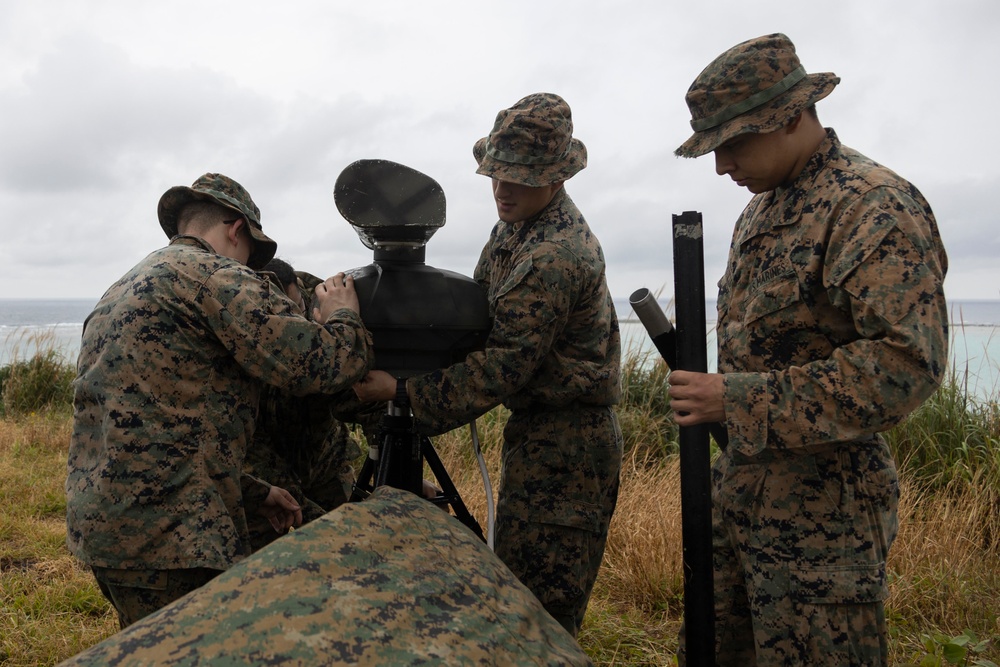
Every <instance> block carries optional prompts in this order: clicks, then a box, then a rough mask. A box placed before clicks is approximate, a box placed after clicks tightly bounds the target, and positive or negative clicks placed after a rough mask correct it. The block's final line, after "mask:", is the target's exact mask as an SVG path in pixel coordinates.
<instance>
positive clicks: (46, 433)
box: [0, 359, 1000, 667]
mask: <svg viewBox="0 0 1000 667" xmlns="http://www.w3.org/2000/svg"><path fill="white" fill-rule="evenodd" d="M641 361H642V360H636V359H631V360H628V361H627V362H626V369H625V370H626V373H625V387H626V393H627V400H626V402H625V404H624V405H623V406H622V408H621V410H620V414H621V421H622V425H623V430H624V431H625V433H626V440H627V457H626V465H625V470H624V472H623V477H622V491H621V500H620V503H619V506H618V510H617V513H616V515H615V519H614V521H613V523H612V527H611V534H610V537H609V541H608V548H607V553H606V556H605V562H604V565H603V567H602V570H601V573H600V576H599V578H598V582H597V586H596V589H595V592H594V597H593V599H592V602H591V605H590V608H589V609H588V612H587V619H586V622H585V625H584V628H583V631H582V633H581V635H580V643H581V644H582V645H583V647H584V648H585V649H586V650H587V652H588V653H589V654H590V655H591V656H592V657H593V659H594V661H595V663H597V664H599V665H669V664H673V652H674V650H675V649H676V644H677V641H676V637H677V630H678V628H679V625H680V618H681V612H682V610H683V595H682V594H683V577H682V572H681V567H680V562H681V538H680V534H681V532H680V511H679V506H680V492H679V474H678V466H677V459H676V456H675V447H676V445H675V442H676V432H675V430H674V428H673V426H672V425H671V424H670V422H669V420H668V419H667V418H666V417H665V414H666V410H665V405H664V403H663V397H662V396H663V395H662V384H663V374H662V372H660V371H659V370H658V369H655V368H654V369H653V370H652V371H647V370H644V369H645V368H646V366H645V365H644V364H642V363H641ZM4 370H5V372H6V375H5V374H4V373H3V372H0V382H6V381H7V379H9V376H10V369H4ZM38 372H45V373H50V374H51V373H52V369H51V368H48V369H43V371H38ZM56 375H57V376H58V374H56ZM18 382H20V384H17V383H15V384H14V385H6V384H5V386H7V387H8V388H10V387H17V386H21V387H26V386H30V383H29V382H27V381H26V379H25V378H20V379H19V380H18ZM11 391H12V392H13V390H11ZM22 398H23V397H22ZM3 399H4V401H3V406H5V407H3V408H2V409H0V665H3V666H4V667H21V666H29V665H30V666H32V667H35V666H37V665H52V664H55V663H57V662H59V661H60V660H62V659H64V658H66V657H69V656H71V655H73V654H75V653H77V652H79V651H81V650H83V649H84V648H86V647H87V646H90V645H92V644H94V643H96V642H98V641H100V640H101V639H103V638H104V637H107V636H109V635H110V634H112V633H113V632H114V631H115V630H116V629H117V621H116V618H115V616H114V614H113V612H112V610H111V609H110V607H109V606H108V605H107V603H106V602H105V601H104V599H103V598H102V597H101V595H100V593H99V591H98V590H97V588H96V586H95V584H94V582H93V578H92V577H91V575H90V574H89V572H88V571H86V570H85V569H83V568H82V567H81V566H80V564H79V563H78V562H76V561H75V560H74V559H73V558H72V557H70V556H69V555H68V553H67V552H66V548H65V545H64V539H65V524H64V516H65V499H64V495H63V481H64V479H65V462H66V450H67V444H68V442H69V435H70V424H71V417H70V413H69V410H68V408H67V406H66V405H65V403H64V399H63V398H56V399H53V401H54V403H55V407H45V406H38V405H32V404H31V403H30V401H29V402H27V403H15V402H14V397H12V396H11V395H8V392H5V395H4V396H3ZM19 400H20V399H19ZM28 405H32V407H24V406H28ZM19 406H20V407H19ZM503 417H504V415H503V411H502V409H498V410H496V411H494V412H493V413H490V414H489V415H487V416H486V417H485V418H484V419H481V420H480V421H479V424H478V426H479V436H480V439H481V441H482V444H483V449H484V452H485V455H486V458H487V461H488V465H489V468H490V471H491V472H490V474H491V478H492V479H493V480H494V481H495V480H497V479H498V469H499V457H498V453H499V449H500V446H499V442H500V431H501V428H502V423H503V421H504V419H503ZM469 440H470V436H469V434H468V431H467V430H460V431H453V432H452V433H449V434H447V435H446V436H443V437H442V438H439V439H437V440H436V441H435V445H436V448H437V449H438V451H439V453H441V455H442V459H443V460H444V462H445V466H446V468H447V469H448V470H449V471H450V473H451V475H452V477H453V478H454V481H455V482H456V484H457V485H458V487H459V489H460V491H461V492H462V496H463V498H464V499H465V500H466V502H467V504H468V505H469V507H470V509H471V510H472V512H473V513H474V514H475V515H476V516H477V518H479V519H480V521H481V522H482V523H483V525H485V519H486V508H485V502H484V501H483V500H482V499H483V497H484V494H483V489H482V483H481V480H480V478H479V476H478V471H477V470H476V468H475V465H474V462H473V459H472V457H471V455H470V454H469V451H470V447H469ZM890 441H891V443H892V445H893V447H894V450H895V452H896V455H897V458H898V460H900V461H901V462H902V464H901V467H902V474H901V479H902V499H901V506H900V516H901V529H900V534H899V537H898V539H897V540H896V543H895V544H894V546H893V549H892V552H891V553H890V563H889V568H890V572H891V580H890V598H889V601H888V603H887V612H888V615H889V619H890V626H891V658H892V662H893V664H897V665H904V664H928V665H933V664H960V663H955V662H953V663H949V662H947V661H945V662H940V661H941V660H945V658H944V656H945V655H946V654H947V655H952V656H957V655H958V653H960V652H961V650H964V651H965V652H966V653H967V654H968V657H969V662H968V663H961V664H977V663H975V662H974V660H992V661H994V662H1000V650H998V648H997V645H998V643H1000V603H998V600H1000V510H998V507H1000V410H998V407H997V404H996V402H989V401H987V402H985V403H983V404H977V403H974V402H970V400H969V399H968V398H967V397H966V396H965V394H964V393H963V392H962V391H961V389H960V385H959V384H958V383H951V384H950V385H949V386H947V387H945V388H944V389H943V390H942V391H941V392H939V393H938V394H937V395H936V396H935V398H934V399H932V400H931V401H930V402H929V403H928V404H927V405H925V406H924V408H922V409H921V411H919V412H918V413H916V414H915V415H914V416H913V417H911V419H910V420H908V421H907V422H906V423H904V424H903V425H901V426H900V427H898V428H897V429H894V430H893V431H892V432H891V433H890ZM967 630H971V634H972V635H974V636H975V639H976V640H979V641H984V640H985V641H986V642H987V643H986V644H985V645H983V646H982V647H980V648H979V651H978V652H975V651H972V650H970V647H975V645H976V642H975V641H969V642H966V641H965V640H963V639H962V636H963V633H965V632H966V631H967ZM955 638H957V639H955ZM935 659H937V660H938V662H934V660H935ZM956 660H957V658H956ZM921 661H925V662H923V663H922V662H921Z"/></svg>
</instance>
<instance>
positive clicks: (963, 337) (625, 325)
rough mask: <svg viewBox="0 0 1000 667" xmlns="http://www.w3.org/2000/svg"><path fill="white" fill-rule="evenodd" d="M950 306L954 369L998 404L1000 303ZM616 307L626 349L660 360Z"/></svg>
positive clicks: (712, 365) (711, 337) (710, 309)
mask: <svg viewBox="0 0 1000 667" xmlns="http://www.w3.org/2000/svg"><path fill="white" fill-rule="evenodd" d="M660 306H661V307H662V308H663V310H664V312H666V313H667V314H668V316H669V317H670V320H671V321H673V322H674V323H675V324H676V321H675V320H674V317H673V311H672V310H671V306H670V305H669V304H668V303H667V302H665V301H663V302H661V303H660ZM948 306H949V319H950V321H951V330H950V331H949V346H950V348H951V349H950V351H949V354H950V360H951V364H952V367H953V368H954V369H955V371H956V373H957V374H958V377H959V378H960V379H962V381H963V383H964V384H965V386H966V387H967V388H968V391H969V392H970V393H971V394H973V395H975V396H977V397H979V398H983V399H991V400H997V399H998V398H1000V301H972V300H969V301H951V302H949V304H948ZM615 307H616V309H617V311H618V319H619V320H620V321H621V329H622V347H623V349H624V350H626V351H633V352H636V353H639V354H649V355H650V358H657V357H658V353H657V351H656V348H655V347H654V346H653V344H652V342H651V341H650V340H649V336H648V335H647V334H646V330H645V328H644V327H643V326H642V323H641V322H639V320H638V318H637V317H636V314H635V312H634V311H633V310H632V307H631V306H630V305H629V304H628V301H627V300H616V301H615ZM715 315H716V310H715V301H714V300H711V301H708V302H707V303H706V305H705V316H706V319H707V323H706V328H707V332H708V340H707V345H708V370H709V371H714V370H715V369H716V364H717V361H718V360H717V358H716V353H715V345H716V340H715V328H714V327H715Z"/></svg>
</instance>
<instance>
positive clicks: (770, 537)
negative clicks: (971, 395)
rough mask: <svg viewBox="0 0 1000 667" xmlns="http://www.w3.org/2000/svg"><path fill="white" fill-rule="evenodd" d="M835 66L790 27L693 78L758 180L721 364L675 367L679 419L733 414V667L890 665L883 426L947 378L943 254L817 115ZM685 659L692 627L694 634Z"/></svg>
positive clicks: (742, 233) (683, 150) (727, 631)
mask: <svg viewBox="0 0 1000 667" xmlns="http://www.w3.org/2000/svg"><path fill="white" fill-rule="evenodd" d="M838 82H839V78H837V77H836V76H834V75H833V74H829V73H824V74H806V72H805V70H804V69H803V68H802V66H801V64H800V62H799V59H798V56H797V55H796V53H795V47H794V46H793V45H792V43H791V42H790V41H789V40H788V38H787V37H786V36H784V35H781V34H775V35H768V36H765V37H760V38H757V39H753V40H750V41H747V42H744V43H742V44H739V45H737V46H735V47H733V48H732V49H730V50H729V51H727V52H725V53H723V54H722V55H720V56H719V57H718V58H717V59H716V60H715V61H714V62H712V64H710V65H709V66H708V67H707V68H705V70H704V71H702V73H701V74H700V75H699V76H698V78H697V79H696V80H695V81H694V83H693V84H692V85H691V87H690V89H689V90H688V93H687V102H688V106H689V108H690V110H691V114H692V118H693V120H692V121H691V125H692V127H693V128H694V130H695V133H694V135H693V136H692V137H691V138H690V139H688V141H687V142H685V143H684V144H683V145H682V146H681V147H680V148H678V149H677V151H676V152H677V154H678V155H680V156H684V157H697V156H699V155H704V154H705V153H708V152H711V151H714V153H715V159H716V171H717V172H718V173H719V174H720V175H728V176H730V177H731V178H732V179H733V180H734V181H736V182H737V183H738V184H740V185H744V186H746V187H747V188H748V189H749V190H750V191H751V192H753V193H754V194H755V196H754V198H753V199H752V200H751V201H750V203H749V204H748V205H747V207H746V209H745V210H744V211H743V214H742V215H741V216H740V218H739V220H738V221H737V223H736V229H735V231H734V234H733V241H732V245H731V248H730V254H729V263H728V267H727V270H726V273H725V275H724V276H723V278H722V280H721V281H720V283H719V299H718V345H719V371H720V373H721V375H719V374H694V373H683V372H680V371H677V372H675V373H673V374H672V375H671V378H670V381H671V389H670V395H671V405H672V408H673V409H674V410H675V411H676V412H678V413H683V412H687V413H689V414H688V416H686V417H685V416H682V415H680V414H678V415H676V420H677V422H678V423H679V424H681V425H690V424H695V423H701V422H707V421H713V420H718V419H720V418H721V417H722V416H723V414H721V412H723V411H724V420H725V423H726V426H727V427H728V431H729V446H728V448H727V449H726V450H725V451H723V452H722V453H721V455H720V456H719V458H718V459H717V461H716V463H715V465H714V468H713V484H714V489H713V502H714V508H713V510H714V513H713V523H714V545H713V546H714V554H713V558H714V569H715V612H716V647H717V656H716V661H717V664H719V665H751V664H758V665H879V664H886V661H887V645H886V623H885V613H884V608H883V602H884V600H885V598H886V596H887V593H888V591H887V586H886V556H887V553H888V550H889V547H890V545H891V544H892V541H893V539H894V538H895V536H896V532H897V527H898V521H897V501H898V494H899V490H898V484H897V478H896V467H895V464H894V462H893V459H892V455H891V453H890V451H889V449H888V447H887V446H886V443H885V441H884V440H883V439H882V437H881V436H879V435H878V433H879V432H880V431H885V430H886V429H889V428H890V427H892V426H894V425H896V424H898V423H899V422H900V421H901V420H903V419H904V418H905V417H906V416H907V415H908V414H909V413H910V412H911V411H913V410H914V409H915V408H917V407H918V406H919V405H920V404H921V403H922V402H923V401H924V400H925V399H927V398H928V397H929V396H930V395H931V394H932V393H933V392H934V391H935V389H936V388H937V387H938V386H939V384H940V382H941V379H942V376H943V374H944V372H945V369H946V365H947V312H946V305H945V299H944V293H943V289H942V283H943V281H944V277H945V272H946V270H947V258H946V255H945V251H944V249H943V247H942V245H941V239H940V236H939V233H938V229H937V224H936V222H935V220H934V215H933V213H932V212H931V209H930V206H929V205H928V204H927V201H926V200H925V199H924V197H923V196H922V195H921V194H920V192H918V191H917V189H916V188H915V187H913V185H911V184H910V183H909V182H907V181H906V180H904V179H902V178H900V177H899V176H898V175H896V174H895V173H894V172H892V171H890V170H889V169H887V168H885V167H883V166H881V165H879V164H877V163H875V162H873V161H872V160H870V159H869V158H867V157H865V156H864V155H861V154H860V153H858V152H857V151H855V150H852V149H850V148H847V147H846V146H843V145H842V144H841V143H840V141H839V139H838V138H837V135H836V134H835V133H834V131H833V130H832V129H824V128H823V126H822V125H821V124H820V123H819V120H818V116H817V115H816V112H815V107H814V106H813V105H814V104H815V102H816V101H817V100H820V99H822V98H824V97H826V95H828V94H829V93H830V92H831V91H832V90H833V88H834V86H836V85H837V83H838ZM681 657H682V661H683V658H684V656H683V636H682V656H681Z"/></svg>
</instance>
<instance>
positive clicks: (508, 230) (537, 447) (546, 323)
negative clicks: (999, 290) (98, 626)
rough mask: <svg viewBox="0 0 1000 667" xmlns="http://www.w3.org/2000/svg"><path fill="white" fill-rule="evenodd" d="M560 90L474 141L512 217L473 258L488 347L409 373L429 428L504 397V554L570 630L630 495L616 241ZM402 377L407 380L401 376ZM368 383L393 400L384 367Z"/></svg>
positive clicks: (499, 546)
mask: <svg viewBox="0 0 1000 667" xmlns="http://www.w3.org/2000/svg"><path fill="white" fill-rule="evenodd" d="M572 129H573V125H572V117H571V114H570V108H569V106H568V105H567V104H566V102H565V101H564V100H563V99H562V98H560V97H559V96H557V95H552V94H545V93H540V94H534V95H529V96H527V97H525V98H524V99H522V100H520V101H519V102H518V103H517V104H515V105H514V106H513V107H511V108H510V109H506V110H503V111H501V112H500V113H499V114H498V115H497V119H496V123H495V124H494V127H493V130H492V132H491V133H490V135H489V136H488V137H486V138H483V139H481V140H480V141H479V142H477V143H476V145H475V147H474V149H473V152H474V155H475V157H476V160H477V161H478V162H479V168H478V170H477V173H480V174H483V175H486V176H490V177H492V179H493V191H494V197H495V199H496V201H497V211H498V213H499V216H500V221H499V222H498V223H497V224H496V226H495V227H494V228H493V231H492V233H491V235H490V239H489V242H488V243H487V244H486V247H485V248H484V249H483V252H482V255H481V257H480V259H479V262H478V264H477V266H476V270H475V275H474V277H475V279H476V280H477V281H478V282H479V283H481V284H482V285H483V287H484V288H485V290H486V293H487V297H488V300H489V305H490V310H491V314H492V316H493V327H492V330H491V331H490V333H489V337H488V339H487V341H486V345H485V350H484V351H481V352H474V353H472V354H470V355H469V356H468V357H467V358H466V359H465V361H464V362H462V363H459V364H456V365H453V366H451V367H449V368H446V369H442V370H438V371H434V372H432V373H429V374H426V375H422V376H417V377H411V378H409V379H408V380H406V382H405V391H406V392H407V395H408V398H409V402H410V406H411V409H412V411H413V416H414V418H415V420H416V422H417V424H418V427H420V428H423V429H426V430H427V431H428V432H432V433H434V432H442V431H446V430H449V429H452V428H455V427H457V426H459V425H461V424H463V423H467V422H469V421H471V420H472V419H474V418H476V417H478V416H480V415H482V414H484V413H486V412H487V411H489V410H490V409H492V408H493V407H495V406H496V405H498V404H501V403H503V404H504V405H505V406H507V407H508V408H509V409H510V411H511V416H510V419H509V421H508V422H507V424H506V427H505V429H504V446H503V463H502V470H501V479H500V488H499V500H498V506H497V519H496V542H495V544H496V554H497V555H498V556H499V557H500V559H501V560H503V562H504V563H506V564H507V566H508V567H510V569H511V570H512V571H513V572H514V574H516V575H517V576H518V578H519V579H520V580H521V581H522V582H524V584H525V585H527V587H528V588H529V589H530V590H531V591H532V592H533V593H534V594H535V595H536V596H538V599H539V600H541V602H542V604H543V605H545V608H546V610H548V611H549V613H550V614H552V616H554V617H555V618H556V620H558V621H559V622H560V623H562V625H563V626H564V627H565V628H566V629H567V630H568V631H569V632H571V633H572V634H574V635H575V634H576V633H577V632H578V631H579V629H580V626H581V624H582V622H583V616H584V612H585V610H586V607H587V602H588V600H589V597H590V593H591V590H592V588H593V584H594V581H595V579H596V577H597V571H598V568H599V567H600V563H601V559H602V557H603V554H604V546H605V543H606V540H607V533H608V525H609V523H610V521H611V515H612V513H613V511H614V508H615V504H616V502H617V497H618V479H619V471H620V468H621V456H622V437H621V430H620V429H619V426H618V421H617V417H616V415H615V412H614V409H613V407H612V406H614V405H615V404H616V403H618V401H619V398H620V396H621V388H620V382H619V375H620V365H621V359H620V356H621V350H620V338H619V330H618V320H617V316H616V315H615V310H614V305H613V303H612V299H611V295H610V293H609V291H608V287H607V282H606V280H605V263H604V254H603V251H602V250H601V246H600V243H599V242H598V240H597V237H596V236H594V234H593V232H592V231H591V230H590V227H589V226H588V225H587V223H586V221H585V220H584V218H583V215H582V214H581V213H580V211H579V210H578V209H577V207H576V205H575V204H574V203H573V200H572V199H570V197H569V195H568V194H566V192H565V190H564V188H563V182H564V181H565V180H567V179H568V178H570V177H572V176H573V175H574V174H576V173H577V172H578V171H580V170H581V169H583V167H584V166H585V165H586V155H587V154H586V148H585V147H584V146H583V144H582V143H581V142H580V141H579V140H577V139H575V138H573V137H572ZM400 382H401V383H402V381H400ZM375 384H378V385H379V387H380V388H379V390H377V391H369V390H368V389H366V388H365V386H362V387H360V388H356V391H358V393H359V396H360V397H361V398H362V399H365V398H378V399H391V398H392V397H393V387H394V386H395V380H392V379H391V378H389V377H388V376H387V375H386V374H385V373H381V372H373V374H370V375H369V377H368V378H367V379H366V383H365V385H366V386H367V385H375Z"/></svg>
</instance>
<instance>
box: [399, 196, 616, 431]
mask: <svg viewBox="0 0 1000 667" xmlns="http://www.w3.org/2000/svg"><path fill="white" fill-rule="evenodd" d="M474 277H475V279H476V280H477V281H478V282H479V283H480V284H482V285H483V287H484V288H485V290H486V294H487V298H488V300H489V306H490V314H491V315H492V317H493V327H492V329H491V331H490V334H489V338H488V339H487V341H486V346H485V350H484V351H481V352H473V353H472V354H470V355H469V356H468V357H467V358H466V359H465V361H464V362H462V363H459V364H456V365H453V366H451V367H449V368H446V369H443V370H438V371H434V372H432V373H429V374H427V375H423V376H420V377H415V378H410V379H409V380H408V391H409V394H410V400H411V404H412V409H413V414H414V417H415V418H416V419H417V421H418V422H419V423H421V424H422V425H429V427H430V428H431V429H432V430H433V431H443V430H448V429H451V428H455V427H456V426H459V425H461V424H463V423H467V422H469V421H471V420H472V419H474V418H475V417H477V416H479V415H482V414H484V413H486V412H488V411H489V410H490V409H491V408H493V407H494V406H496V405H498V404H500V403H503V404H505V405H506V406H507V407H508V408H510V409H511V410H519V409H524V408H529V407H545V406H549V407H563V406H568V405H571V404H573V403H580V404H586V405H615V404H616V403H617V402H618V400H619V398H620V396H621V386H620V370H621V369H620V367H621V341H620V334H619V330H618V318H617V316H616V314H615V307H614V303H613V302H612V299H611V294H610V292H609V291H608V286H607V281H606V279H605V264H604V252H603V250H601V245H600V243H599V242H598V240H597V237H596V236H594V234H593V233H592V232H591V231H590V227H589V226H588V225H587V222H586V220H584V218H583V215H582V214H581V213H580V211H579V209H577V207H576V205H575V204H574V203H573V200H572V199H570V197H569V195H567V194H566V193H565V191H564V190H560V192H559V193H557V194H556V196H555V198H554V199H553V200H552V202H551V203H550V204H549V205H548V206H547V207H546V208H545V209H543V210H542V211H541V213H539V214H538V216H536V217H535V218H533V219H528V220H524V221H521V222H516V223H512V224H511V223H505V222H502V221H501V222H498V223H497V224H496V226H495V227H494V228H493V231H492V233H491V234H490V240H489V242H488V243H487V244H486V247H485V248H483V252H482V255H481V256H480V258H479V262H478V264H477V266H476V270H475V275H474Z"/></svg>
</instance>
